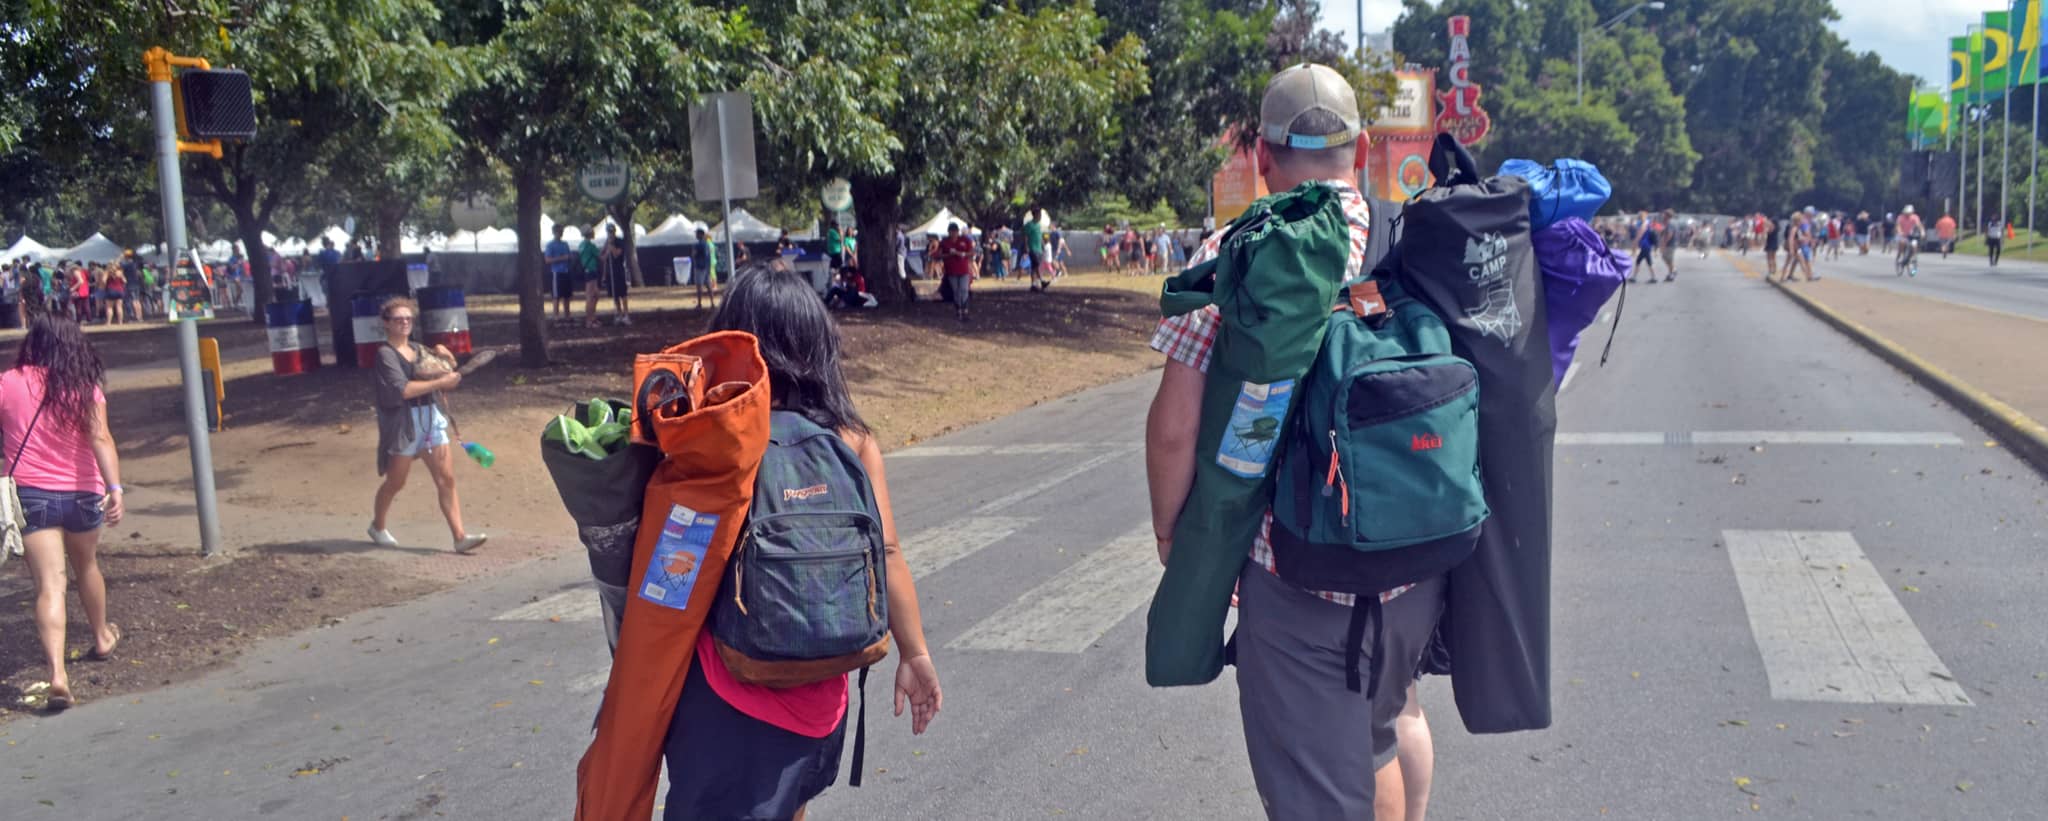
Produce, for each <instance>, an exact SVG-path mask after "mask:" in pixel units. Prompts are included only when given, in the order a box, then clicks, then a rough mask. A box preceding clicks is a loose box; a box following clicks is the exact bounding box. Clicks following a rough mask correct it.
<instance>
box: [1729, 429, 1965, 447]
mask: <svg viewBox="0 0 2048 821" xmlns="http://www.w3.org/2000/svg"><path fill="white" fill-rule="evenodd" d="M1692 441H1693V443H1694V444H1700V445H1961V444H1962V443H1963V440H1962V437H1959V436H1957V435H1955V434H1953V433H1914V432H1885V431H1818V430H1812V431H1806V430H1779V431H1743V430H1728V431H1699V432H1696V433H1694V434H1693V435H1692Z"/></svg>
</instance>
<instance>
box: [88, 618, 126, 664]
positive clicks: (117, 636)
mask: <svg viewBox="0 0 2048 821" xmlns="http://www.w3.org/2000/svg"><path fill="white" fill-rule="evenodd" d="M107 629H108V630H111V631H113V633H114V643H113V644H111V645H108V646H107V650H106V652H104V653H103V652H100V650H99V649H98V648H94V649H92V650H89V651H86V654H85V657H86V658H87V659H90V660H92V661H106V660H108V659H111V658H113V657H114V651H115V650H117V649H119V648H120V647H121V625H118V624H115V623H113V622H108V623H107Z"/></svg>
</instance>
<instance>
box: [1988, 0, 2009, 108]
mask: <svg viewBox="0 0 2048 821" xmlns="http://www.w3.org/2000/svg"><path fill="white" fill-rule="evenodd" d="M2011 21H2012V15H2011V14H2009V13H2007V12H2003V11H1987V12H1984V32H1983V36H1984V82H1983V85H1982V86H1980V89H1981V93H1982V96H1981V98H1980V99H1982V100H1984V101H1985V102H1990V101H1992V100H1997V99H2000V98H2002V97H2004V96H2005V89H2006V87H2007V85H2008V83H2009V78H2008V76H2007V74H2008V72H2007V71H2006V68H2007V67H2008V66H2010V65H2011V64H2012V32H2011V31H2009V30H2008V29H2009V28H2010V27H2011Z"/></svg>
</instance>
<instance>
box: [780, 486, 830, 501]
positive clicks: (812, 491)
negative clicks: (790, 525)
mask: <svg viewBox="0 0 2048 821" xmlns="http://www.w3.org/2000/svg"><path fill="white" fill-rule="evenodd" d="M829 492H831V491H830V489H828V488H826V487H825V486H824V485H812V486H810V487H800V488H794V489H790V490H785V491H783V492H782V501H785V502H801V501H804V500H806V499H809V498H811V497H814V496H823V495H825V494H826V493H829Z"/></svg>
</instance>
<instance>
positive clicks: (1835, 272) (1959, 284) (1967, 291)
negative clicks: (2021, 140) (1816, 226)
mask: <svg viewBox="0 0 2048 821" xmlns="http://www.w3.org/2000/svg"><path fill="white" fill-rule="evenodd" d="M1750 261H1751V264H1752V265H1753V266H1755V267H1756V269H1757V270H1758V271H1762V270H1763V260H1762V258H1761V257H1759V256H1758V255H1756V254H1751V255H1750ZM1814 270H1815V271H1816V272H1818V273H1819V274H1820V275H1821V276H1824V277H1825V276H1839V277H1845V278H1847V279H1850V280H1853V281H1856V282H1860V283H1864V284H1867V285H1876V286H1879V287H1883V288H1890V289H1892V290H1895V291H1899V292H1901V293H1907V294H1912V295H1914V296H1924V297H1933V298H1935V299H1943V300H1947V301H1949V302H1960V303H1962V304H1964V305H1974V306H1977V307H1979V308H1990V309H1992V310H1995V311H2005V312H2007V313H2014V314H2020V315H2022V316H2031V317H2035V318H2038V319H2048V263H2040V262H2028V261H2026V260H2019V259H2009V258H2008V259H2004V260H2000V261H1999V263H1998V267H1996V268H1993V267H1991V265H1990V263H1989V262H1988V261H1986V260H1985V258H1984V256H1983V255H1982V254H1976V255H1971V256H1964V255H1962V254H1951V255H1949V257H1948V258H1947V259H1942V257H1941V255H1940V254H1935V253H1922V254H1921V255H1920V274H1919V276H1916V277H1910V278H1902V277H1900V276H1899V275H1898V274H1896V273H1894V271H1893V269H1892V257H1891V256H1890V255H1881V254H1879V253H1878V252H1877V250H1876V249H1875V248H1873V249H1871V252H1870V256H1867V257H1860V256H1857V255H1856V254H1855V253H1854V252H1853V251H1852V252H1850V253H1847V254H1845V255H1843V257H1842V258H1841V259H1839V260H1823V261H1821V262H1819V263H1817V264H1816V265H1815V266H1814Z"/></svg>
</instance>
